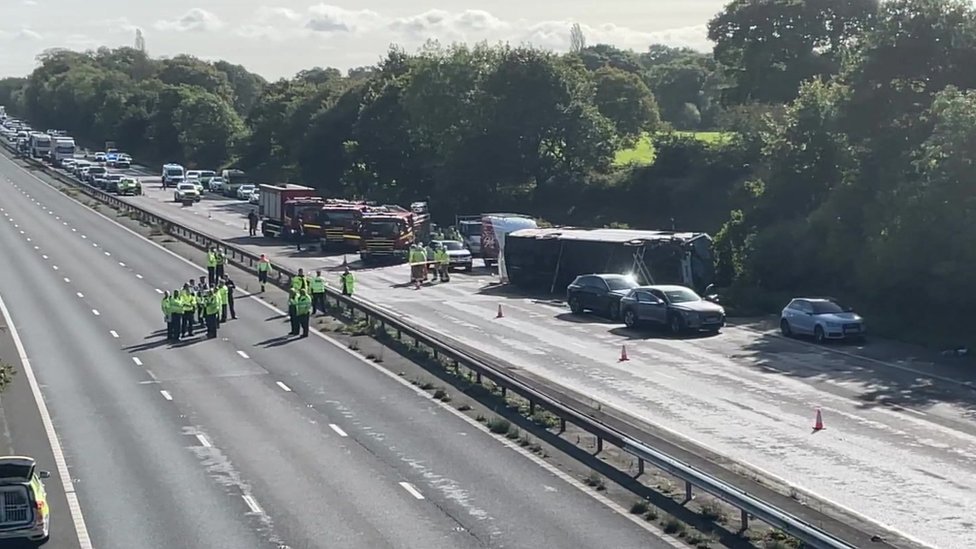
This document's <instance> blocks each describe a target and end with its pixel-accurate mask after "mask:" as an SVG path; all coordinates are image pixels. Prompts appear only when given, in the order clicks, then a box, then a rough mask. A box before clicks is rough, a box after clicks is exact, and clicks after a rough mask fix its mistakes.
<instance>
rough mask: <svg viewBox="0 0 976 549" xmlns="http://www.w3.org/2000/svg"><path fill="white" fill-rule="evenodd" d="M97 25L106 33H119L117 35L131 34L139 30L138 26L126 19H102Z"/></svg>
mask: <svg viewBox="0 0 976 549" xmlns="http://www.w3.org/2000/svg"><path fill="white" fill-rule="evenodd" d="M99 24H100V25H101V26H103V27H105V28H107V29H108V32H111V33H119V34H132V33H134V32H136V31H137V30H139V26H138V25H136V24H134V23H133V22H132V21H129V19H128V18H127V17H115V18H113V19H104V20H101V21H99Z"/></svg>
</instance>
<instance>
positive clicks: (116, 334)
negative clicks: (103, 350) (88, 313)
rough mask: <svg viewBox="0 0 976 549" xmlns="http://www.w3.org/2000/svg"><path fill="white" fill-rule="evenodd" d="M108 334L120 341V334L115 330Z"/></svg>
mask: <svg viewBox="0 0 976 549" xmlns="http://www.w3.org/2000/svg"><path fill="white" fill-rule="evenodd" d="M108 333H110V334H112V337H114V338H116V339H118V337H119V333H118V332H116V331H115V330H109V331H108Z"/></svg>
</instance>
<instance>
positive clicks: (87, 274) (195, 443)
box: [0, 158, 671, 549]
mask: <svg viewBox="0 0 976 549" xmlns="http://www.w3.org/2000/svg"><path fill="white" fill-rule="evenodd" d="M0 208H2V211H0V249H3V250H4V252H5V255H6V257H5V259H6V261H7V265H8V266H10V268H9V269H8V271H7V272H6V273H5V276H4V277H2V278H0V294H2V295H3V299H4V300H5V302H6V303H7V306H8V308H9V309H10V311H11V313H12V315H13V319H14V322H15V325H16V326H17V327H18V329H19V331H20V335H21V337H22V339H23V341H24V344H25V346H26V348H27V351H28V353H29V355H30V357H31V361H32V363H33V364H34V365H35V370H36V371H37V375H38V378H39V381H40V383H41V385H42V388H43V389H42V390H43V393H44V396H45V399H46V400H47V402H48V406H49V407H50V409H51V414H52V416H53V420H54V426H55V428H56V430H57V431H58V434H59V436H60V439H61V441H62V443H63V445H64V448H65V454H66V459H67V461H68V464H69V466H70V468H71V471H72V475H73V476H74V477H75V482H76V488H77V491H78V494H79V499H80V503H81V507H82V508H83V510H84V513H85V518H86V521H87V523H88V531H89V533H90V535H91V539H92V541H93V545H94V546H95V547H99V548H100V547H126V548H130V547H146V548H150V547H151V548H157V547H213V548H221V547H226V548H228V549H240V548H242V547H247V548H259V547H281V546H284V547H294V548H305V547H310V548H311V547H364V548H365V547H369V548H375V547H402V548H415V547H429V548H445V549H447V548H450V549H460V548H468V547H565V548H576V547H634V548H636V547H669V546H671V545H669V544H668V542H665V541H661V540H659V539H658V538H656V537H654V536H653V534H652V533H650V532H649V531H648V530H647V529H646V527H645V526H644V525H643V524H642V520H640V519H635V518H634V517H631V516H627V515H626V514H625V513H618V512H617V511H615V510H613V509H611V508H610V507H608V506H607V505H605V504H604V503H603V502H601V501H599V500H598V499H596V498H595V497H593V496H592V495H590V494H588V493H586V492H585V491H584V490H581V489H580V485H579V483H578V482H576V481H573V480H572V479H569V478H566V477H565V476H560V475H557V474H555V472H554V471H553V470H550V469H547V468H544V467H542V466H540V465H539V464H537V463H536V462H534V461H532V460H530V459H529V458H528V457H526V456H525V455H523V454H522V452H519V451H513V450H512V448H511V447H508V446H506V445H503V444H501V443H499V442H498V441H497V440H496V439H494V438H493V437H490V436H489V435H487V434H485V433H484V431H483V430H482V429H481V427H480V426H478V425H477V424H476V422H473V421H471V420H467V419H466V418H463V417H462V416H461V415H460V414H457V413H455V412H453V411H452V410H451V409H450V408H449V407H445V406H443V405H441V404H439V403H436V402H435V401H433V400H432V399H431V398H429V397H427V396H426V395H424V394H420V393H419V391H418V390H417V389H415V388H413V387H411V386H410V385H409V384H408V383H406V382H404V381H402V380H399V379H398V378H397V377H396V376H393V375H391V374H388V373H386V372H384V371H382V370H381V369H380V368H379V367H378V366H376V365H372V364H370V363H369V362H368V361H365V360H362V359H360V358H357V357H355V356H353V355H352V354H351V353H350V352H348V351H346V350H345V349H343V348H341V347H339V346H337V345H334V344H333V343H331V342H330V341H327V340H326V338H324V337H311V338H308V339H304V340H295V339H286V338H284V337H282V336H284V335H285V333H286V332H287V327H286V325H285V324H284V323H283V321H282V319H281V317H280V315H279V313H278V312H277V311H274V310H272V309H271V307H270V306H269V305H267V304H265V303H263V302H260V301H258V300H257V299H251V298H244V297H243V296H239V298H238V301H237V311H238V315H239V316H240V319H239V320H235V321H230V322H229V323H227V324H224V325H222V327H221V330H220V338H218V339H216V340H210V341H206V340H203V338H202V335H201V333H200V332H198V333H197V338H195V339H193V340H190V341H186V342H183V343H181V344H177V345H169V344H167V343H165V342H164V341H162V339H164V338H163V336H164V335H165V334H164V333H163V332H162V328H163V322H162V315H161V312H160V308H159V305H160V299H161V297H162V296H161V292H162V291H164V289H170V290H172V289H174V288H176V287H178V286H180V285H181V284H182V283H183V282H184V281H186V280H187V279H190V278H191V277H192V278H196V277H198V276H199V275H200V271H199V270H198V269H197V268H195V267H194V266H192V265H189V264H187V263H186V262H184V261H182V260H180V259H179V258H177V257H175V256H174V255H172V254H170V253H169V252H166V251H165V250H162V249H161V248H158V247H157V246H155V245H154V244H152V243H150V242H148V241H147V240H145V239H143V238H141V237H139V236H138V235H136V234H134V233H130V232H127V231H126V230H124V229H123V228H122V227H121V226H119V225H117V224H115V223H114V222H112V221H111V220H109V219H107V218H104V217H101V216H99V215H98V214H96V213H94V212H92V211H90V210H89V209H87V208H85V207H84V206H82V205H80V204H78V203H76V202H74V201H73V200H71V199H70V198H68V197H66V196H64V195H63V194H61V193H60V192H58V191H56V190H54V189H53V188H51V187H49V186H47V185H45V184H43V183H42V182H40V181H39V180H37V179H36V178H35V177H34V176H32V175H30V174H28V173H27V172H25V171H23V170H21V169H20V168H18V167H16V166H15V164H14V163H12V162H11V161H9V160H8V159H6V158H0ZM242 286H243V285H242Z"/></svg>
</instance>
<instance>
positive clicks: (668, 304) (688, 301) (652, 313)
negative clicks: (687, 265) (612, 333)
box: [620, 285, 725, 334]
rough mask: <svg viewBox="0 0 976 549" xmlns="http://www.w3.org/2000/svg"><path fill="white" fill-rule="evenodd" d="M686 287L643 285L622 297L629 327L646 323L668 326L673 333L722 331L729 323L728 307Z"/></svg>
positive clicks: (625, 322) (621, 302)
mask: <svg viewBox="0 0 976 549" xmlns="http://www.w3.org/2000/svg"><path fill="white" fill-rule="evenodd" d="M711 299H713V298H712V297H711V296H709V297H708V298H703V297H701V296H699V295H698V294H697V293H695V291H694V290H692V289H691V288H685V287H684V286H673V285H667V286H641V287H639V288H634V289H633V290H631V291H630V292H629V293H628V294H627V295H625V296H624V297H623V299H621V300H620V312H621V314H622V315H623V319H624V324H626V325H627V327H628V328H637V327H638V326H639V325H641V324H644V323H651V324H657V325H659V326H666V327H667V328H668V329H669V330H671V332H672V333H674V334H678V333H681V332H684V331H686V330H687V331H696V332H697V331H708V332H718V331H719V330H721V329H722V327H723V326H725V309H724V308H723V307H722V306H721V305H719V304H718V303H714V302H712V301H711Z"/></svg>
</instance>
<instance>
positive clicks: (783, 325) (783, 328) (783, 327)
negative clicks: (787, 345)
mask: <svg viewBox="0 0 976 549" xmlns="http://www.w3.org/2000/svg"><path fill="white" fill-rule="evenodd" d="M779 331H780V332H781V333H782V334H783V337H793V328H790V323H789V322H787V321H786V319H785V318H784V319H783V320H780V321H779Z"/></svg>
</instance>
